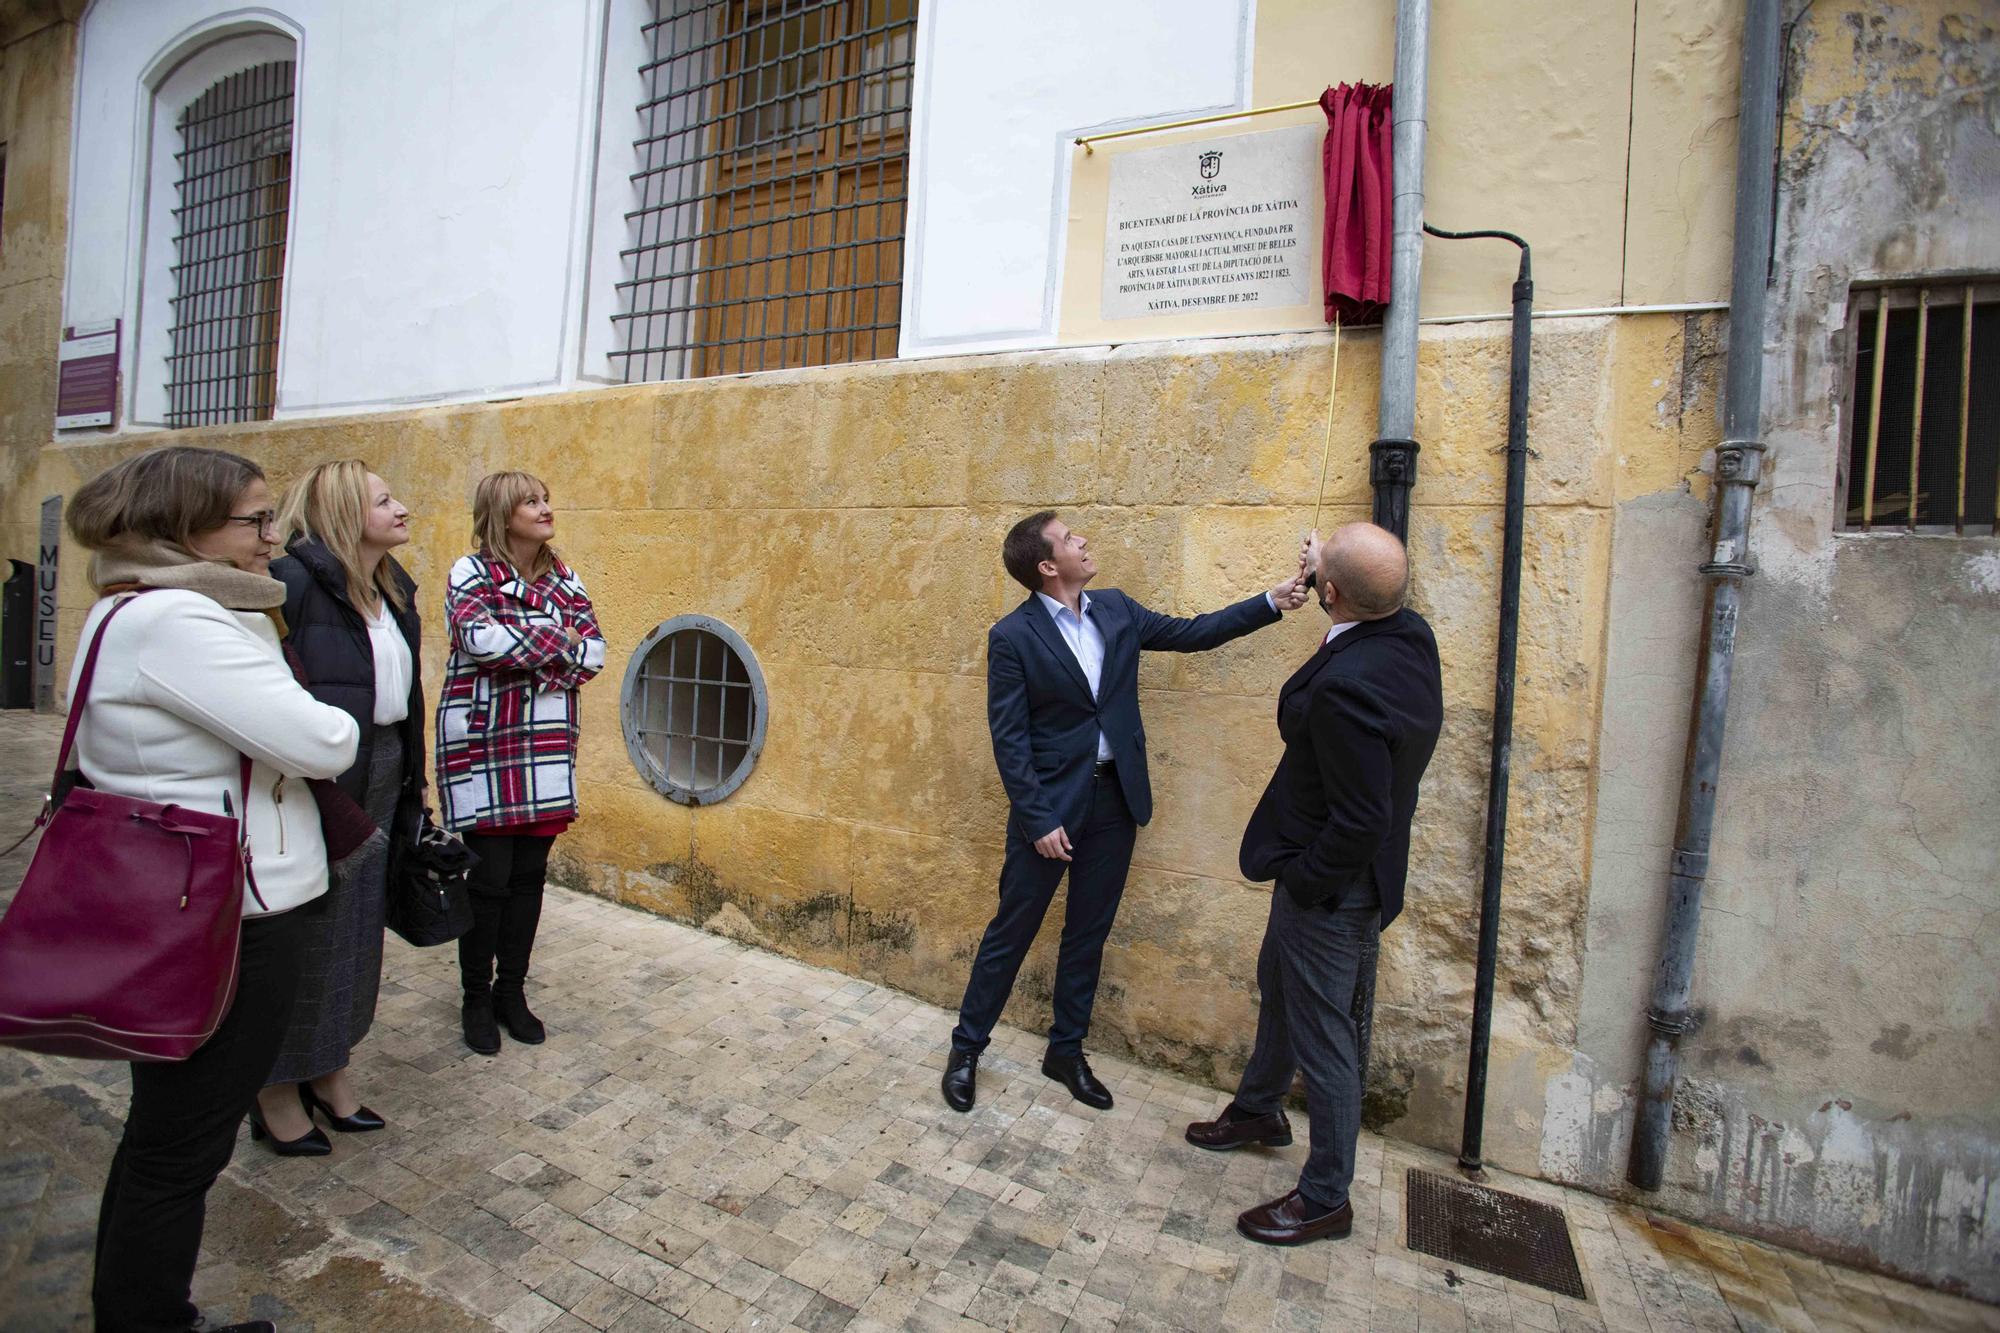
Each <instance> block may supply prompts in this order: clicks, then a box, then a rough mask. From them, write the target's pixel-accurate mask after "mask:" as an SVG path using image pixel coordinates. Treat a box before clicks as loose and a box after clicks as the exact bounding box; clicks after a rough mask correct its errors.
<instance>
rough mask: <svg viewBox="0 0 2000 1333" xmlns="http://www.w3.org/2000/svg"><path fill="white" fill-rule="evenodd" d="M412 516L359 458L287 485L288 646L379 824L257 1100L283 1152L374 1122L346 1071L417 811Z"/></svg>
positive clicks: (317, 936)
mask: <svg viewBox="0 0 2000 1333" xmlns="http://www.w3.org/2000/svg"><path fill="white" fill-rule="evenodd" d="M409 518H410V515H409V511H408V510H407V509H405V508H404V507H403V506H402V505H401V504H399V503H397V501H396V498H395V496H394V495H392V494H391V493H390V490H389V485H388V483H387V482H385V481H383V480H382V478H381V477H379V476H377V475H376V474H375V473H373V472H371V471H370V470H369V469H368V465H367V464H366V463H363V462H361V461H359V460H358V459H344V460H341V461H339V462H332V463H321V464H320V465H319V466H317V467H315V468H313V469H312V470H311V471H310V472H307V473H306V474H305V476H303V477H301V478H300V479H299V480H298V482H297V483H296V484H295V485H293V487H292V488H291V490H290V491H288V492H287V493H286V496H285V505H284V510H283V512H282V513H281V514H280V515H279V519H278V524H279V529H280V531H281V532H282V533H283V534H284V535H285V536H286V539H287V540H286V543H285V554H284V555H283V556H281V557H280V558H279V559H277V560H274V561H272V562H271V575H272V577H274V578H276V579H278V580H279V581H280V582H281V583H283V584H284V587H285V625H286V627H287V633H286V639H285V644H286V647H287V648H289V649H290V650H291V653H292V657H293V660H294V661H295V662H296V663H297V665H298V667H299V670H300V672H301V674H302V675H303V677H304V679H305V682H306V688H307V689H308V690H309V691H311V693H312V696H313V697H314V698H315V699H318V700H319V701H320V702H321V703H325V704H331V705H333V706H334V707H336V708H338V709H340V710H341V711H342V712H344V713H346V714H347V715H348V716H349V717H351V718H353V719H354V722H355V725H356V726H357V727H359V729H360V732H361V748H360V752H359V753H358V754H357V755H356V756H355V760H354V763H353V764H352V765H351V766H349V768H348V769H347V770H346V771H345V772H344V773H342V774H341V775H340V776H339V777H338V778H336V779H335V780H334V783H335V785H336V786H337V787H339V788H340V791H341V793H342V794H343V795H344V796H346V797H347V798H348V799H349V800H351V801H352V802H353V803H354V804H355V805H356V806H359V807H361V808H362V809H363V810H365V811H366V812H367V814H368V818H369V819H370V820H371V821H372V822H373V823H374V825H375V827H376V829H377V830H378V831H377V833H376V834H375V835H374V836H373V837H371V838H369V840H368V841H367V842H366V843H365V844H363V845H362V846H361V847H360V848H359V849H358V850H356V851H353V852H351V853H350V854H349V855H348V856H347V857H346V858H345V859H343V860H341V861H340V862H338V863H337V864H335V865H334V867H333V870H332V876H331V888H330V890H329V892H328V894H327V897H326V902H325V904H324V907H323V909H322V910H321V911H320V912H319V913H318V915H317V916H316V917H315V919H314V921H313V927H312V931H311V934H310V935H309V937H308V939H307V942H306V948H305V952H304V954H303V955H302V956H301V958H300V965H299V998H298V1003H297V1005H296V1006H295V1007H294V1009H293V1011H292V1021H291V1026H290V1028H289V1029H288V1030H287V1032H286V1034H285V1043H284V1046H283V1048H282V1049H281V1050H280V1052H279V1054H278V1059H277V1062H276V1063H275V1064H274V1065H273V1066H272V1068H271V1072H270V1073H269V1075H267V1076H266V1086H265V1088H264V1090H263V1091H262V1092H261V1093H259V1094H258V1096H257V1108H258V1112H259V1114H260V1117H261V1122H262V1128H263V1130H264V1131H266V1132H267V1133H268V1134H269V1137H270V1146H271V1148H272V1150H273V1151H275V1152H277V1153H279V1154H280V1155H283V1156H322V1155H324V1154H326V1153H328V1152H330V1151H332V1145H331V1144H330V1143H329V1142H328V1141H327V1138H326V1135H325V1134H324V1133H322V1132H321V1131H320V1129H319V1127H318V1126H317V1125H315V1124H314V1123H313V1114H314V1112H318V1113H319V1114H321V1115H323V1116H325V1117H326V1120H327V1123H328V1124H330V1125H331V1126H332V1127H333V1128H334V1129H336V1130H339V1131H341V1132H342V1133H359V1132H364V1131H367V1130H375V1129H380V1128H382V1126H383V1124H384V1123H385V1122H384V1121H383V1119H382V1117H381V1116H379V1115H377V1114H375V1112H373V1111H371V1110H369V1109H368V1108H367V1107H366V1106H364V1105H362V1104H361V1099H360V1097H359V1095H358V1094H357V1093H356V1091H355V1089H354V1084H353V1080H352V1079H351V1078H350V1077H349V1075H348V1062H349V1058H350V1056H351V1055H352V1053H353V1050H354V1048H355V1047H356V1046H357V1045H359V1044H360V1042H361V1039H362V1038H363V1037H365V1036H367V1035H368V1029H369V1026H370V1025H371V1024H372V1023H373V1022H374V1020H375V1000H376V995H377V992H378V990H379V988H380V985H381V978H382V911H383V903H384V900H385V893H386V888H387V884H388V877H389V870H390V865H389V856H390V849H391V848H392V847H397V846H402V845H403V844H404V843H405V842H407V841H409V840H411V839H413V838H414V837H415V835H416V829H417V826H418V824H419V823H420V822H421V820H422V818H423V794H424V776H423V774H424V700H423V683H422V673H421V672H420V671H419V670H418V662H419V658H418V645H419V644H420V643H422V641H423V640H422V634H421V626H420V625H419V623H418V619H417V610H416V584H415V583H414V582H413V581H412V580H411V578H410V576H409V575H408V574H407V573H405V572H404V571H403V567H402V566H401V565H399V564H398V563H396V559H395V557H394V556H393V555H391V554H390V552H391V551H394V550H395V549H396V548H397V547H399V546H401V545H403V544H404V543H405V542H407V541H409V540H410V523H409Z"/></svg>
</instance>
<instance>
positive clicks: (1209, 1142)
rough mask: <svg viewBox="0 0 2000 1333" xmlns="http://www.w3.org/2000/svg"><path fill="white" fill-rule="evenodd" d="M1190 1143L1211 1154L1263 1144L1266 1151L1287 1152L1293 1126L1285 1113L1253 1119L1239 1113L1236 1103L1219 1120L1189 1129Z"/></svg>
mask: <svg viewBox="0 0 2000 1333" xmlns="http://www.w3.org/2000/svg"><path fill="white" fill-rule="evenodd" d="M1187 1141H1188V1142H1189V1143H1192V1144H1193V1145H1194V1146H1195V1147H1197V1148H1206V1149H1208V1150H1209V1151H1210V1152H1229V1151H1231V1150H1233V1149H1236V1148H1241V1147H1242V1146H1243V1145H1245V1144H1246V1143H1261V1144H1263V1145H1264V1146H1265V1147H1266V1148H1286V1147H1290V1146H1291V1142H1292V1122H1291V1121H1289V1120H1287V1119H1285V1113H1284V1112H1283V1111H1272V1112H1270V1113H1268V1114H1266V1115H1251V1114H1249V1113H1248V1112H1246V1111H1239V1110H1237V1109H1236V1103H1235V1102H1231V1103H1229V1105H1227V1106H1225V1107H1223V1108H1222V1114H1221V1115H1219V1116H1217V1117H1216V1118H1215V1119H1213V1120H1197V1121H1195V1122H1194V1123H1193V1124H1192V1125H1189V1126H1188V1127H1187Z"/></svg>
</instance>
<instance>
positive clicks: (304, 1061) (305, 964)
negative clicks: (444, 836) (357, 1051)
mask: <svg viewBox="0 0 2000 1333" xmlns="http://www.w3.org/2000/svg"><path fill="white" fill-rule="evenodd" d="M402 787H403V733H402V730H401V729H400V728H399V727H397V726H395V725H393V724H392V725H390V726H386V727H376V728H375V734H374V738H373V751H372V754H371V756H370V762H369V765H368V795H367V799H366V800H365V801H364V802H363V805H364V806H365V807H366V809H367V811H368V817H369V818H370V819H372V820H374V821H375V828H376V832H375V834H374V835H373V836H372V837H370V838H369V839H368V841H367V842H366V843H364V844H362V846H361V848H360V850H358V851H356V852H354V853H353V854H352V855H350V856H349V857H348V858H347V859H346V860H344V861H342V862H341V863H340V864H339V865H337V866H335V867H334V868H333V873H332V875H331V876H330V877H329V878H330V881H331V882H330V883H329V885H328V887H327V891H326V903H325V905H324V906H323V907H322V908H321V910H320V911H318V912H316V913H314V914H313V917H312V926H311V929H310V932H309V937H308V939H307V942H306V946H305V948H304V950H303V951H301V953H300V956H299V998H298V1001H297V1003H296V1004H295V1005H294V1006H293V1008H292V1022H291V1026H290V1028H288V1029H287V1030H286V1032H285V1044H284V1047H283V1049H282V1050H280V1051H279V1053H278V1059H277V1063H275V1064H274V1065H272V1066H271V1073H270V1076H269V1077H268V1078H266V1079H265V1080H264V1082H265V1084H266V1085H267V1086H268V1085H270V1084H273V1083H300V1082H303V1081H305V1080H306V1079H312V1078H319V1077H320V1076H321V1075H323V1074H331V1073H332V1072H333V1071H334V1070H336V1069H343V1068H345V1067H346V1065H347V1060H348V1055H349V1053H350V1052H352V1051H353V1049H354V1048H355V1047H356V1046H358V1045H360V1044H361V1039H362V1038H363V1037H365V1036H367V1035H368V1028H369V1026H370V1025H371V1024H373V1023H374V1021H375V997H376V994H377V992H378V991H379V990H380V989H381V985H382V911H383V905H384V903H385V902H386V901H387V894H388V887H389V833H388V830H389V828H390V826H391V824H392V822H393V820H394V818H395V814H396V797H397V794H398V793H399V792H401V790H402Z"/></svg>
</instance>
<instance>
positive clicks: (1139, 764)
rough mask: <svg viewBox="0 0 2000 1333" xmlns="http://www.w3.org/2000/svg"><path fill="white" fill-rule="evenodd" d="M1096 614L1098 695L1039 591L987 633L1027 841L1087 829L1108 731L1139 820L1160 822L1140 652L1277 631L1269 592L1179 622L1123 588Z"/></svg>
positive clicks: (1012, 784)
mask: <svg viewBox="0 0 2000 1333" xmlns="http://www.w3.org/2000/svg"><path fill="white" fill-rule="evenodd" d="M1089 597H1090V617H1091V619H1092V620H1093V621H1095V622H1096V624H1097V627H1098V632H1099V633H1100V634H1102V635H1103V636H1104V668H1103V670H1102V671H1101V672H1100V673H1099V676H1098V689H1097V696H1096V697H1095V698H1092V697H1091V693H1090V682H1089V681H1088V680H1087V679H1085V677H1084V674H1083V668H1082V667H1080V666H1078V665H1077V661H1076V654H1075V653H1073V652H1071V651H1070V646H1069V644H1068V643H1066V642H1064V640H1063V636H1062V631H1061V630H1059V629H1057V628H1056V623H1055V621H1054V620H1052V619H1051V618H1050V616H1049V611H1048V608H1047V607H1045V606H1043V605H1042V601H1041V598H1039V597H1038V596H1036V595H1035V594H1034V593H1029V594H1028V599H1027V600H1026V601H1024V602H1022V603H1021V604H1020V605H1019V606H1017V607H1015V608H1014V610H1012V611H1011V612H1009V613H1008V614H1006V615H1004V616H1002V617H1001V618H1000V620H999V622H998V623H997V624H995V625H994V626H993V628H992V630H990V631H989V632H988V633H987V636H986V720H987V725H988V727H989V729H990V730H991V731H992V734H993V760H994V763H995V764H997V765H998V766H999V769H1000V781H1001V783H1002V784H1003V785H1005V787H1006V788H1007V800H1008V803H1009V804H1010V805H1011V806H1012V810H1013V819H1014V823H1015V824H1016V826H1017V827H1018V828H1019V829H1020V831H1021V832H1022V834H1024V835H1025V836H1026V837H1028V838H1029V839H1030V840H1032V839H1035V838H1039V837H1042V836H1043V835H1045V834H1047V833H1050V832H1052V831H1054V830H1055V829H1056V828H1057V827H1064V828H1068V829H1072V830H1074V829H1076V828H1077V827H1078V826H1079V825H1081V824H1082V823H1083V820H1084V812H1085V808H1086V806H1087V805H1088V804H1089V800H1090V784H1091V782H1092V781H1093V780H1094V778H1095V774H1096V771H1097V733H1098V732H1099V731H1100V730H1102V731H1103V733H1104V736H1105V739H1107V740H1108V741H1110V742H1111V749H1112V752H1113V755H1114V757H1115V759H1116V761H1117V764H1118V785H1119V787H1120V789H1121V790H1122V791H1123V792H1124V795H1125V804H1126V805H1128V806H1130V807H1131V810H1132V818H1133V819H1134V820H1135V821H1136V822H1138V823H1140V824H1144V823H1145V822H1146V821H1147V820H1149V819H1151V818H1152V817H1153V784H1152V780H1151V778H1150V777H1149V775H1148V773H1147V770H1146V728H1145V726H1144V724H1143V723H1142V722H1141V721H1140V719H1139V654H1140V652H1141V651H1142V650H1143V651H1153V652H1159V651H1164V652H1173V653H1199V652H1204V651H1206V650H1208V649H1210V648H1214V647H1217V646H1218V645H1220V644H1225V643H1228V642H1229V641H1230V640H1231V639H1235V638H1240V637H1242V636H1243V635H1245V634H1248V633H1249V632H1250V631H1252V630H1254V629H1261V628H1262V627H1263V626H1265V625H1271V624H1275V623H1276V622H1277V620H1278V613H1277V612H1276V611H1275V610H1273V609H1272V607H1271V603H1270V602H1269V601H1267V600H1266V599H1265V597H1264V594H1262V593H1259V594H1257V595H1256V596H1255V597H1252V598H1249V599H1247V600H1245V601H1241V602H1238V603H1236V604H1235V605H1233V606H1225V607H1223V608H1222V609H1221V610H1220V611H1210V612H1208V613H1207V614H1206V615H1199V616H1191V617H1188V618H1186V619H1182V618H1180V617H1178V616H1163V615H1161V614H1160V613H1159V612H1157V611H1149V610H1147V609H1146V608H1145V607H1143V606H1141V605H1139V603H1138V602H1136V601H1134V600H1133V599H1132V598H1130V597H1127V596H1126V595H1125V594H1124V593H1122V592H1119V591H1118V590H1117V589H1116V588H1106V589H1104V590H1103V591H1102V592H1093V593H1090V594H1089Z"/></svg>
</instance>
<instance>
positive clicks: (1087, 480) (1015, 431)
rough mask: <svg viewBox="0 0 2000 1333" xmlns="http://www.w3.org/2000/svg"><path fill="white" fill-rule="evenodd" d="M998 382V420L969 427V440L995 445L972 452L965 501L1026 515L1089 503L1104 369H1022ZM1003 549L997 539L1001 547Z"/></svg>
mask: <svg viewBox="0 0 2000 1333" xmlns="http://www.w3.org/2000/svg"><path fill="white" fill-rule="evenodd" d="M997 379H998V383H997V385H996V386H995V392H994V393H993V395H992V399H991V402H990V403H989V404H988V407H989V412H991V411H996V410H997V415H988V416H982V417H981V418H979V419H977V420H974V421H971V422H967V423H963V424H964V426H965V429H964V432H963V434H964V438H966V439H967V440H969V441H990V444H989V445H988V446H987V447H975V448H972V449H971V457H970V459H969V461H968V465H967V481H968V489H967V491H966V497H967V498H969V499H970V500H971V501H972V503H974V504H977V505H988V504H991V505H1000V506H1004V507H1006V508H1008V509H1017V510H1019V511H1020V515H1022V516H1025V515H1027V514H1030V513H1033V512H1034V511H1035V510H1037V509H1041V508H1044V507H1061V506H1064V505H1069V506H1075V505H1082V504H1087V503H1090V502H1091V501H1092V500H1093V499H1095V498H1096V492H1097V472H1098V452H1099V449H1100V448H1101V447H1102V442H1103V433H1104V369H1103V366H1102V364H1101V363H1098V362H1093V361H1079V362H1075V363H1071V364H1068V365H1061V366H1053V365H1043V364H1038V363H1032V362H1031V363H1024V364H1015V365H1009V366H1007V367H1006V368H1005V369H1003V370H1001V371H1000V372H999V373H998V376H997ZM1009 521H1010V522H1011V520H1009ZM1004 530H1005V529H1004V526H1003V528H1002V531H1004ZM998 545H999V542H998V537H997V535H996V537H995V540H994V546H995V549H996V550H997V549H998Z"/></svg>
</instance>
